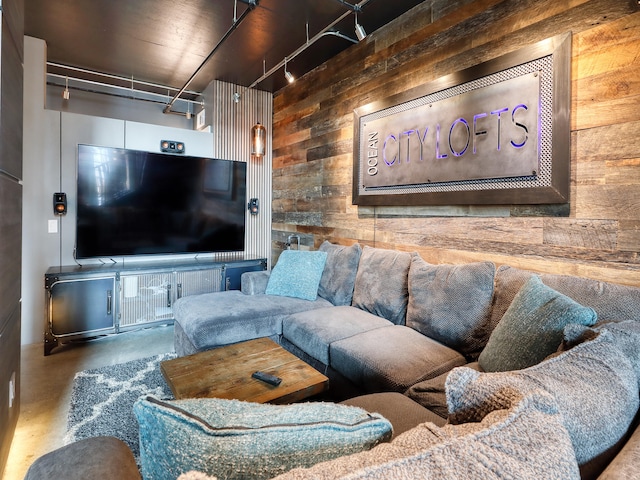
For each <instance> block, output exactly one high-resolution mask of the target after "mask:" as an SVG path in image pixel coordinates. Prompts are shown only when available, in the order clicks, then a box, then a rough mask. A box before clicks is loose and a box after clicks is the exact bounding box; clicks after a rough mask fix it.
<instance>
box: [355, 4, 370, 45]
mask: <svg viewBox="0 0 640 480" xmlns="http://www.w3.org/2000/svg"><path fill="white" fill-rule="evenodd" d="M355 30H356V37H358V40H360V41H362V40H364V39H365V37H366V36H367V32H366V31H365V29H364V27H363V26H362V25H360V24H359V23H358V12H357V11H356V27H355Z"/></svg>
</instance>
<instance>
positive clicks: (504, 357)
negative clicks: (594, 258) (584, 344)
mask: <svg viewBox="0 0 640 480" xmlns="http://www.w3.org/2000/svg"><path fill="white" fill-rule="evenodd" d="M596 320H597V315H596V312H595V310H593V309H592V308H589V307H584V306H582V305H580V304H579V303H577V302H575V301H574V300H572V299H571V298H569V297H567V296H566V295H563V294H561V293H560V292H557V291H555V290H554V289H552V288H550V287H547V286H546V285H545V284H544V283H542V280H540V277H538V276H537V275H534V276H532V277H531V278H530V279H529V280H528V281H527V283H525V284H524V285H523V286H522V288H521V289H520V290H519V291H518V293H517V294H516V296H515V298H514V299H513V302H511V305H509V308H508V309H507V311H506V312H505V314H504V316H503V317H502V319H501V320H500V322H499V323H498V325H496V328H495V329H494V330H493V332H492V333H491V336H490V337H489V341H488V342H487V345H486V346H485V348H484V350H482V353H480V357H479V358H478V362H479V363H480V368H482V370H484V371H485V372H505V371H508V370H520V369H523V368H527V367H530V366H532V365H536V364H537V363H540V362H541V361H542V360H544V359H545V358H546V357H548V356H549V355H551V354H552V353H555V352H556V350H557V349H558V347H559V346H560V344H561V343H562V339H563V333H562V332H563V329H564V327H565V326H566V325H567V324H569V323H577V324H580V325H587V326H590V325H593V324H595V323H596Z"/></svg>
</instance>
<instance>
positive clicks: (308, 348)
mask: <svg viewBox="0 0 640 480" xmlns="http://www.w3.org/2000/svg"><path fill="white" fill-rule="evenodd" d="M389 325H393V324H392V323H391V322H390V321H389V320H385V319H384V318H380V317H378V316H376V315H373V314H371V313H368V312H365V311H363V310H360V309H359V308H355V307H345V306H342V307H328V308H320V309H317V310H309V311H306V312H300V313H296V314H294V315H290V316H288V317H286V318H285V319H284V320H283V321H282V335H283V336H284V337H285V338H286V339H287V340H289V341H290V342H291V343H293V344H294V345H295V346H297V347H298V348H300V349H301V350H303V351H304V352H305V353H306V354H307V355H310V356H311V357H313V358H315V359H316V360H319V361H321V362H322V363H324V364H325V365H329V345H330V344H331V343H332V342H335V341H337V340H342V339H343V338H348V337H352V336H353V335H356V334H358V333H362V332H366V331H368V330H373V329H374V328H380V327H387V326H389Z"/></svg>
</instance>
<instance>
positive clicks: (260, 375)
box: [251, 372, 282, 387]
mask: <svg viewBox="0 0 640 480" xmlns="http://www.w3.org/2000/svg"><path fill="white" fill-rule="evenodd" d="M251 376H252V377H253V378H257V379H258V380H262V381H263V382H265V383H268V384H269V385H273V386H274V387H277V386H278V385H280V382H282V379H281V378H280V377H276V376H275V375H271V374H270V373H265V372H254V373H253V374H252V375H251Z"/></svg>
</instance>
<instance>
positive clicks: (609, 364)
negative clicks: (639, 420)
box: [445, 330, 639, 465]
mask: <svg viewBox="0 0 640 480" xmlns="http://www.w3.org/2000/svg"><path fill="white" fill-rule="evenodd" d="M445 388H446V394H447V405H448V408H449V421H450V422H452V423H455V424H458V423H465V422H476V421H479V420H481V419H482V418H484V416H485V415H486V414H487V413H489V412H491V411H493V410H495V409H496V408H501V407H503V406H504V405H507V404H510V403H511V401H512V399H513V398H515V397H518V396H521V395H523V394H525V393H526V392H531V391H533V390H537V389H540V388H542V389H544V390H546V391H547V392H549V393H550V394H551V395H553V397H554V398H555V399H556V402H557V404H558V409H559V410H560V413H561V414H562V418H563V423H564V426H565V427H566V428H567V431H568V432H569V435H570V436H571V440H572V442H573V448H574V450H575V453H576V458H577V460H578V463H579V464H580V465H583V464H585V463H587V462H589V461H591V460H593V459H595V458H597V457H599V456H600V455H604V456H607V455H608V454H609V453H608V452H607V450H608V449H609V448H611V447H612V446H614V445H615V444H616V443H617V442H618V441H619V440H620V439H621V438H622V437H623V436H624V435H625V434H626V432H627V429H628V428H629V425H631V422H632V421H633V419H634V417H635V414H636V412H637V411H638V404H639V400H638V379H637V377H636V373H635V371H634V368H633V366H632V364H631V362H630V361H629V360H628V359H627V357H626V356H625V355H624V354H623V353H622V352H621V351H620V349H619V348H617V346H616V342H615V340H614V338H613V335H612V334H611V333H610V332H608V331H606V330H602V331H601V332H600V334H599V335H598V336H597V337H596V338H594V339H593V340H591V341H587V342H584V343H581V344H579V345H577V346H575V347H574V348H572V349H571V350H568V351H566V352H563V353H561V354H559V355H557V356H555V357H552V358H549V359H547V360H544V361H543V362H541V363H539V364H537V365H534V366H533V367H529V368H526V369H523V370H518V371H513V372H501V373H479V372H477V371H475V370H472V369H470V368H466V367H459V368H455V369H453V370H452V371H451V372H450V373H449V376H448V377H447V381H446V387H445Z"/></svg>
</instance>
